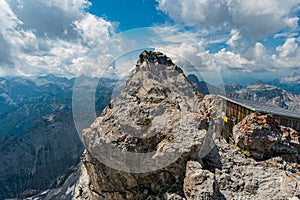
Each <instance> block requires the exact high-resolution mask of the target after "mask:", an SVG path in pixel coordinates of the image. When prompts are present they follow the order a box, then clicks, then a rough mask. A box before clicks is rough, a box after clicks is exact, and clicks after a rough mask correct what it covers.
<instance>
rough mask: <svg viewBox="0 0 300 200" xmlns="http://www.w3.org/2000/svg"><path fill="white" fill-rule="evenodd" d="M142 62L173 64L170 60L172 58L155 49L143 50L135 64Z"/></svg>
mask: <svg viewBox="0 0 300 200" xmlns="http://www.w3.org/2000/svg"><path fill="white" fill-rule="evenodd" d="M143 62H147V63H159V64H163V65H167V66H174V65H175V64H174V63H173V62H172V60H171V59H170V58H169V57H167V56H166V55H164V54H163V53H161V52H156V51H148V50H145V51H143V52H142V53H141V54H140V56H139V60H138V61H137V65H141V64H143Z"/></svg>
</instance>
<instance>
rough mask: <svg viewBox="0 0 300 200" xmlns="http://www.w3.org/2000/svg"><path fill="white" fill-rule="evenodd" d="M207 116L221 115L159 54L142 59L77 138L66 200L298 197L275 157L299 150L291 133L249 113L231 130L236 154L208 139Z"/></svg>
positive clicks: (289, 169) (289, 173) (294, 170)
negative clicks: (76, 174)
mask: <svg viewBox="0 0 300 200" xmlns="http://www.w3.org/2000/svg"><path fill="white" fill-rule="evenodd" d="M208 110H209V113H210V115H211V119H210V120H214V119H215V118H218V117H217V116H218V115H222V110H223V106H222V101H221V100H220V98H218V97H217V96H216V95H207V96H203V95H200V94H199V93H198V92H197V91H195V88H194V87H193V86H192V85H191V84H190V82H189V81H188V80H187V79H186V77H185V75H184V74H183V72H182V70H181V69H180V68H178V67H177V66H176V65H175V64H173V63H172V61H171V60H170V59H169V58H167V57H166V56H164V55H163V54H161V53H157V52H149V51H145V52H143V53H142V54H141V55H140V58H139V60H138V62H137V66H136V69H135V70H134V71H133V72H132V74H131V76H129V78H128V80H127V82H126V87H125V89H124V90H123V91H122V92H120V94H119V96H118V97H116V98H115V99H113V100H112V101H111V102H110V104H109V105H108V106H107V107H106V108H105V110H104V111H103V113H102V116H101V117H99V118H97V119H96V120H95V122H94V123H93V124H92V125H91V127H90V128H89V129H86V130H85V131H84V133H83V140H84V143H85V147H86V151H85V152H84V154H83V156H82V160H81V163H82V172H81V176H80V179H79V181H78V183H77V186H76V189H75V195H74V197H73V199H74V200H83V199H90V200H102V199H103V200H104V199H105V200H144V199H146V200H156V199H157V200H158V199H163V200H199V199H212V200H215V199H220V200H223V199H236V200H238V199H265V200H269V199H270V200H271V199H298V198H300V188H299V187H300V184H299V179H300V170H299V168H300V165H299V164H298V163H299V162H294V163H292V162H290V160H289V159H287V158H291V160H293V159H294V158H293V157H291V156H290V157H289V156H287V157H284V156H283V155H284V153H286V155H290V153H291V152H294V150H297V151H298V150H299V138H298V137H299V136H298V134H297V133H296V132H295V131H294V130H292V129H290V128H287V127H280V126H279V125H278V123H277V122H276V120H275V119H274V118H273V117H272V116H268V115H266V116H261V115H258V114H253V115H250V116H248V117H246V119H245V120H243V121H242V122H241V123H240V124H238V125H237V126H235V129H234V135H233V136H234V139H235V141H236V143H237V144H238V146H239V148H237V147H236V146H234V145H231V144H228V143H227V142H225V141H224V140H222V139H220V138H217V137H213V136H214V134H216V133H215V132H216V129H212V128H211V126H208V121H205V119H207V116H206V114H207V113H208ZM278 145H279V146H278ZM241 148H242V149H246V150H248V151H250V152H251V154H252V155H254V157H255V158H264V160H262V161H257V160H255V159H253V158H252V157H248V156H247V155H245V153H243V152H241ZM295 152H296V151H295ZM298 152H299V151H298ZM255 153H256V154H255ZM271 153H273V154H274V153H276V154H274V155H273V157H272V158H269V156H270V155H271ZM277 154H278V155H277ZM255 155H257V156H255ZM267 158H269V159H267ZM293 161H296V160H293Z"/></svg>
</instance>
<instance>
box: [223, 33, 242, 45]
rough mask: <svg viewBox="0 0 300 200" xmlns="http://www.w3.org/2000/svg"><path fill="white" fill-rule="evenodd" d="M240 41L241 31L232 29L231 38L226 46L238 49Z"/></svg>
mask: <svg viewBox="0 0 300 200" xmlns="http://www.w3.org/2000/svg"><path fill="white" fill-rule="evenodd" d="M239 39H241V36H240V31H239V30H237V29H232V30H231V38H230V39H229V40H228V41H227V42H226V44H228V45H229V46H231V47H236V46H237V43H238V40H239Z"/></svg>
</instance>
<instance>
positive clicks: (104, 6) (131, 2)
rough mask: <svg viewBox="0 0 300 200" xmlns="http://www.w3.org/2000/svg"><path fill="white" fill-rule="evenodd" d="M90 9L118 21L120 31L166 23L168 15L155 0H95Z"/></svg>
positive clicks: (108, 18) (98, 14) (94, 12)
mask: <svg viewBox="0 0 300 200" xmlns="http://www.w3.org/2000/svg"><path fill="white" fill-rule="evenodd" d="M91 3H92V6H91V7H90V8H89V9H88V11H89V12H91V13H92V14H94V15H97V16H102V17H104V18H106V19H107V20H110V21H113V22H118V23H119V27H118V28H119V29H120V31H126V30H130V29H134V28H141V27H148V26H153V25H154V24H156V25H161V24H164V23H165V21H166V20H167V16H166V15H165V14H164V13H163V12H161V11H158V10H157V9H156V7H157V6H158V2H157V1H155V0H128V1H122V0H112V1H105V0H93V1H91Z"/></svg>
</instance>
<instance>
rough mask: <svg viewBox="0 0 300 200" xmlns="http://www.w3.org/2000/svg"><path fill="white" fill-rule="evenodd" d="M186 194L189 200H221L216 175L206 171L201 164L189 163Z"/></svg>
mask: <svg viewBox="0 0 300 200" xmlns="http://www.w3.org/2000/svg"><path fill="white" fill-rule="evenodd" d="M184 194H185V196H186V198H187V200H193V199H220V198H219V191H218V185H217V183H216V180H215V175H214V174H213V173H212V172H210V171H208V170H204V169H203V168H202V166H201V164H200V163H199V162H195V161H189V162H188V163H187V169H186V175H185V179H184Z"/></svg>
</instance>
